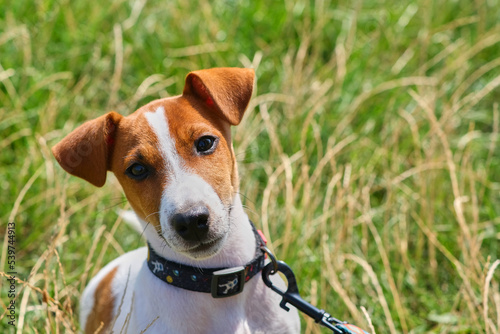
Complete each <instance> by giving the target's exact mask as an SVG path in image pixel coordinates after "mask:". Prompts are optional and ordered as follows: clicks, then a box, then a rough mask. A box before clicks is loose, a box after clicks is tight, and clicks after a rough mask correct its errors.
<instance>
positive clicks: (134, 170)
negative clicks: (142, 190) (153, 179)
mask: <svg viewBox="0 0 500 334" xmlns="http://www.w3.org/2000/svg"><path fill="white" fill-rule="evenodd" d="M125 173H126V174H127V175H128V176H129V177H130V178H132V179H134V180H143V179H145V178H146V176H148V169H147V168H146V167H145V166H143V165H141V164H139V163H135V164H133V165H132V166H130V167H129V168H127V170H126V172H125Z"/></svg>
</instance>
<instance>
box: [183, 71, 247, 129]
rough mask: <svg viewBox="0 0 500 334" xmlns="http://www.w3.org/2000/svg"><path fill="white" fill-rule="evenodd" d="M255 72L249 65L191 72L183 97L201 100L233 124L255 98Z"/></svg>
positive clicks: (238, 120)
mask: <svg viewBox="0 0 500 334" xmlns="http://www.w3.org/2000/svg"><path fill="white" fill-rule="evenodd" d="M254 78H255V72H254V70H253V69H249V68H229V67H226V68H212V69H208V70H200V71H194V72H190V73H189V74H188V75H187V77H186V85H185V86H184V92H183V95H184V96H188V95H191V96H194V97H196V98H198V99H201V100H202V101H203V103H205V104H206V105H207V106H208V107H212V108H214V109H215V110H216V111H217V112H218V113H219V114H220V116H221V117H222V118H223V119H225V120H226V121H227V122H229V124H231V125H238V124H239V123H240V122H241V119H242V118H243V114H244V113H245V110H246V108H247V107H248V103H249V102H250V98H251V97H252V91H253V81H254Z"/></svg>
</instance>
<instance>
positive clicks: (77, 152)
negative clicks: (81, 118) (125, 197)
mask: <svg viewBox="0 0 500 334" xmlns="http://www.w3.org/2000/svg"><path fill="white" fill-rule="evenodd" d="M121 118H122V116H121V115H120V114H117V113H115V112H110V113H108V114H106V115H103V116H101V117H99V118H96V119H94V120H92V121H88V122H85V123H83V124H82V125H80V126H79V127H78V128H76V129H75V130H73V132H71V133H70V134H69V135H67V136H66V137H64V139H63V140H61V141H60V142H59V143H58V144H57V145H56V146H54V147H53V148H52V153H53V154H54V156H55V157H56V159H57V161H58V162H59V164H60V165H61V167H62V168H63V169H64V170H65V171H67V172H68V173H70V174H72V175H75V176H78V177H80V178H82V179H84V180H86V181H88V182H90V183H92V184H93V185H95V186H97V187H102V186H103V185H104V183H105V182H106V172H107V171H108V169H109V166H108V165H109V158H110V155H111V151H112V149H113V144H114V138H115V133H116V128H117V126H118V123H119V121H120V119H121Z"/></svg>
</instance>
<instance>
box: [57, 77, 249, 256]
mask: <svg viewBox="0 0 500 334" xmlns="http://www.w3.org/2000/svg"><path fill="white" fill-rule="evenodd" d="M253 81H254V72H253V70H250V69H238V68H214V69H209V70H201V71H195V72H191V73H189V74H188V76H187V77H186V84H185V87H184V92H183V94H182V95H180V96H176V97H172V98H165V99H161V100H156V101H153V102H151V103H149V104H147V105H145V106H143V107H141V108H139V109H138V110H137V111H135V112H134V113H132V114H131V115H129V116H127V117H123V116H121V115H119V114H117V113H115V112H110V113H108V114H106V115H103V116H101V117H99V118H97V119H94V120H91V121H88V122H86V123H84V124H83V125H81V126H80V127H78V128H77V129H76V130H74V131H73V132H71V133H70V134H69V135H67V136H66V137H65V138H64V139H63V140H62V141H61V142H60V143H58V144H57V145H56V146H55V147H54V148H53V149H52V152H53V153H54V156H55V157H56V159H57V161H58V162H59V164H60V165H61V166H62V167H63V169H64V170H66V171H67V172H69V173H70V174H73V175H75V176H78V177H80V178H82V179H85V180H87V181H88V182H90V183H92V184H93V185H95V186H98V187H101V186H103V185H104V183H105V181H106V173H107V171H108V170H109V171H112V172H113V173H114V174H115V175H116V178H117V179H118V181H119V182H120V184H121V185H122V187H123V190H124V192H125V195H126V196H127V199H128V200H129V202H130V204H131V206H132V207H133V209H134V211H135V212H136V214H137V215H138V217H139V218H140V219H141V220H142V221H144V222H146V223H147V224H151V225H152V226H153V227H154V228H155V230H156V232H157V234H158V236H159V237H160V238H162V239H163V240H164V241H165V242H166V244H167V245H168V246H169V247H170V248H172V249H173V250H174V251H176V252H179V253H182V254H184V255H186V256H188V257H191V258H195V259H199V258H206V257H209V256H212V255H214V254H216V253H217V252H218V251H219V250H220V249H221V248H222V246H223V243H224V241H225V238H226V237H227V234H228V231H229V228H230V215H229V213H230V210H231V205H232V203H233V200H234V196H235V194H236V192H237V191H238V172H237V168H236V160H235V156H234V152H233V149H232V144H231V131H230V126H231V125H237V124H239V123H240V121H241V119H242V117H243V114H244V112H245V109H246V108H247V106H248V103H249V101H250V97H251V95H252V89H253Z"/></svg>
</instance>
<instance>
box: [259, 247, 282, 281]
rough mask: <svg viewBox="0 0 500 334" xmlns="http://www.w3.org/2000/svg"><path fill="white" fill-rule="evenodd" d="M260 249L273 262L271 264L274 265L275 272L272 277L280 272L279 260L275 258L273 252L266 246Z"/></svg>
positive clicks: (272, 272) (273, 271)
mask: <svg viewBox="0 0 500 334" xmlns="http://www.w3.org/2000/svg"><path fill="white" fill-rule="evenodd" d="M260 249H261V250H262V251H263V252H264V253H266V254H267V256H269V259H270V260H271V263H272V264H273V270H272V271H271V272H270V273H269V274H271V275H274V274H276V273H277V272H278V260H277V259H276V256H274V254H273V252H271V251H270V250H269V248H267V247H266V246H260Z"/></svg>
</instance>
